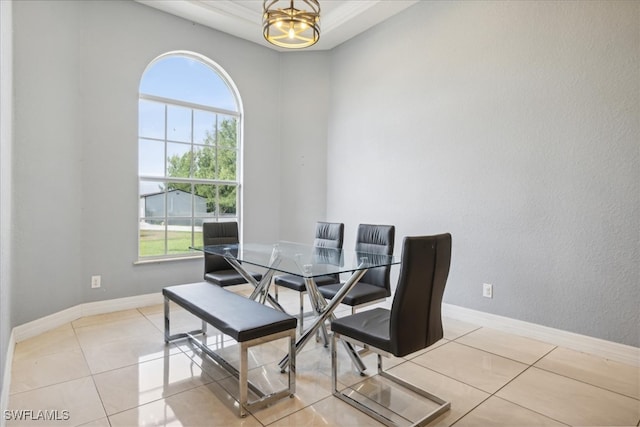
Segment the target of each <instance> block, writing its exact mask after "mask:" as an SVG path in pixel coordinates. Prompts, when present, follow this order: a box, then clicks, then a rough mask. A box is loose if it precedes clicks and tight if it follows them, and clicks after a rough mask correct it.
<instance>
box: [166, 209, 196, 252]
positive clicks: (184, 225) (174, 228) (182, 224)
mask: <svg viewBox="0 0 640 427" xmlns="http://www.w3.org/2000/svg"><path fill="white" fill-rule="evenodd" d="M167 229H168V230H167V254H169V255H175V254H182V253H187V252H189V246H191V218H169V226H168V227H167Z"/></svg>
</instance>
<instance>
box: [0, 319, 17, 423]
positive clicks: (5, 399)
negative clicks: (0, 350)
mask: <svg viewBox="0 0 640 427" xmlns="http://www.w3.org/2000/svg"><path fill="white" fill-rule="evenodd" d="M15 348H16V340H15V336H14V335H13V331H11V335H9V345H8V346H7V354H6V356H7V357H6V359H5V361H4V377H3V378H2V392H0V412H1V413H2V414H4V411H5V410H6V409H7V408H8V407H9V387H10V386H11V366H12V365H13V351H14V350H15ZM6 425H7V422H6V420H5V419H4V416H3V417H0V427H5V426H6Z"/></svg>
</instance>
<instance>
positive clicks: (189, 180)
mask: <svg viewBox="0 0 640 427" xmlns="http://www.w3.org/2000/svg"><path fill="white" fill-rule="evenodd" d="M176 56H177V57H184V58H185V59H188V60H195V61H198V62H200V63H201V64H202V65H204V66H206V67H208V68H210V69H211V71H213V72H214V73H216V74H217V75H218V77H219V78H220V79H221V80H222V81H223V82H224V83H225V84H226V86H227V88H228V89H229V92H230V94H231V95H232V96H233V98H234V100H235V103H236V105H237V107H238V108H237V110H238V111H233V110H228V109H225V108H219V107H214V106H209V105H203V104H198V103H192V102H188V101H183V100H179V99H173V98H165V97H162V96H158V95H152V94H148V93H143V92H142V91H141V90H140V89H139V90H138V138H137V140H138V143H137V149H138V165H137V168H138V191H137V197H138V209H137V210H138V214H137V218H138V221H137V222H138V227H137V229H138V230H137V238H136V241H137V260H138V261H137V263H141V264H142V263H148V262H156V261H157V262H160V261H168V260H172V259H185V258H193V257H201V256H202V254H200V253H197V254H194V253H193V252H188V251H185V252H180V253H171V252H170V239H169V237H168V231H169V219H170V218H182V219H185V220H186V219H187V218H188V219H189V220H190V224H191V225H190V228H191V232H190V234H191V246H193V245H194V244H195V235H196V233H197V232H198V230H197V228H198V226H197V225H196V222H195V221H196V220H203V221H216V222H225V221H237V222H238V227H239V229H242V228H241V219H242V193H243V192H242V146H243V144H242V141H243V128H244V126H243V125H244V121H243V108H242V102H241V99H240V95H239V93H238V90H237V88H236V86H235V84H234V83H233V81H232V80H231V79H230V77H229V76H228V74H227V73H226V72H225V71H224V70H223V69H222V68H221V67H220V66H218V65H217V64H216V63H215V62H213V61H211V60H210V59H208V58H206V57H204V56H202V55H199V54H194V53H192V52H169V53H167V54H164V55H161V56H159V57H158V58H156V59H154V60H153V61H151V62H150V63H149V65H148V66H147V67H146V68H145V71H144V72H143V73H142V76H141V82H142V79H143V78H144V75H145V74H146V73H147V71H148V70H150V69H151V68H152V67H153V66H154V65H155V64H156V63H158V62H159V61H161V60H163V59H166V58H168V57H176ZM141 102H153V103H158V104H159V105H162V106H163V108H164V119H163V120H164V123H163V126H164V129H163V132H164V135H163V138H157V137H149V136H143V135H141V132H140V123H141V122H140V120H141V117H140V113H139V111H140V105H141ZM171 106H175V107H180V108H187V109H189V110H190V115H191V117H190V120H191V123H190V133H191V136H190V141H189V142H185V141H174V140H172V139H170V136H169V132H168V126H169V124H168V110H169V108H170V107H171ZM196 111H200V112H205V113H213V114H215V117H216V120H215V130H216V132H219V124H220V123H222V121H219V117H220V116H224V117H230V118H233V119H235V121H236V141H235V172H236V173H235V180H223V179H219V176H218V172H219V170H218V168H217V166H216V176H215V179H206V178H196V177H192V176H189V177H171V176H169V175H168V145H169V144H171V143H182V144H185V145H188V146H189V152H191V153H193V152H194V148H195V147H198V146H204V144H202V143H200V142H197V141H195V135H194V115H195V112H196ZM143 140H144V141H155V142H159V143H162V144H163V153H164V156H163V157H164V158H163V165H162V167H163V175H162V176H158V175H144V174H142V173H141V167H140V159H139V156H140V146H141V141H143ZM214 149H215V150H216V153H217V151H218V149H219V145H218V138H217V135H216V141H215V145H214ZM192 174H193V165H192V170H191V172H190V175H192ZM143 182H157V183H158V184H162V185H163V186H164V191H163V193H164V194H165V197H164V216H163V219H164V224H165V226H164V253H163V254H161V255H146V256H143V255H142V254H141V246H142V245H141V231H142V227H141V226H142V222H143V220H145V219H148V218H149V217H147V216H146V215H145V213H144V212H142V203H143V202H142V200H141V199H142V196H143V195H142V191H141V187H142V183H143ZM170 183H176V184H190V185H191V194H192V197H191V208H190V210H191V215H190V216H189V217H186V216H177V217H172V216H170V215H169V209H168V203H169V197H167V196H166V195H167V194H168V193H169V191H173V190H168V189H167V187H168V184H170ZM196 185H211V186H214V187H215V190H216V196H215V209H214V212H213V215H211V216H209V215H207V216H206V217H202V216H200V215H196V214H197V212H196V201H195V197H194V195H195V193H194V191H193V189H194V186H196ZM219 186H232V187H235V189H236V190H235V191H236V205H235V214H232V215H222V214H221V212H220V193H219ZM200 228H201V226H200Z"/></svg>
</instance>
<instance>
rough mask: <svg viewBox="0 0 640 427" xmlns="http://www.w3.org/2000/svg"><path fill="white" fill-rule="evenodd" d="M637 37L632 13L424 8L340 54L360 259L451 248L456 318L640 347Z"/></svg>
mask: <svg viewBox="0 0 640 427" xmlns="http://www.w3.org/2000/svg"><path fill="white" fill-rule="evenodd" d="M638 28H640V3H639V2H631V1H627V2H614V1H606V2H597V1H589V2H587V1H584V2H526V1H519V2H419V3H418V4H416V5H415V6H412V7H411V8H409V9H407V10H406V11H404V12H403V13H401V14H399V15H397V16H395V17H394V18H392V19H391V20H389V21H387V22H385V23H383V24H381V25H379V26H377V27H375V28H373V29H371V30H370V31H368V32H366V33H365V34H362V35H360V36H358V37H356V38H355V39H352V40H351V41H349V42H347V43H345V44H343V45H342V46H341V47H339V48H337V49H336V50H335V51H334V52H333V57H332V81H331V88H332V94H331V104H330V108H329V111H330V113H329V114H330V116H329V134H328V138H329V140H328V154H327V159H328V160H327V163H328V165H329V166H328V173H327V175H328V202H327V205H328V216H329V217H332V218H341V219H343V220H344V221H345V223H346V226H347V228H346V233H347V234H346V236H345V244H346V245H349V244H352V243H350V242H352V241H353V237H354V233H355V228H356V226H357V224H358V223H359V222H377V223H391V224H396V225H397V227H398V228H397V233H398V236H399V238H398V242H401V237H402V236H404V235H416V234H430V233H439V232H445V231H448V232H451V233H452V234H453V248H454V249H453V261H452V270H451V275H450V280H449V282H448V288H447V290H446V294H445V301H446V302H448V303H452V304H456V305H460V306H464V307H468V308H472V309H476V310H480V311H485V312H489V313H494V314H498V315H503V316H507V317H511V318H515V319H520V320H525V321H530V322H534V323H537V324H541V325H546V326H550V327H554V328H559V329H563V330H568V331H573V332H576V333H580V334H586V335H589V336H593V337H598V338H603V339H607V340H611V341H615V342H619V343H624V344H629V345H634V346H638V345H640V337H639V328H638V325H639V324H640V310H638V307H640V286H639V284H640V254H639V230H640V145H639V140H640V138H639V137H640V123H639V122H640V99H639V94H640V78H639V67H640V31H638ZM347 239H350V240H347ZM398 247H399V245H398ZM396 253H398V250H396ZM483 282H485V283H492V284H493V285H494V298H493V299H486V298H482V297H481V286H482V283H483Z"/></svg>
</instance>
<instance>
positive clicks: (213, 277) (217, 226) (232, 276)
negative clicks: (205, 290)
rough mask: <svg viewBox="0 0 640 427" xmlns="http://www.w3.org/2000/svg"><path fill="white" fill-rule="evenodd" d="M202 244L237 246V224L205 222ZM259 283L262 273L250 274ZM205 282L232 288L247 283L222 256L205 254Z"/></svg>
mask: <svg viewBox="0 0 640 427" xmlns="http://www.w3.org/2000/svg"><path fill="white" fill-rule="evenodd" d="M202 243H203V245H204V246H209V245H226V244H237V243H239V240H238V223H237V222H235V221H234V222H205V223H203V224H202ZM250 274H251V276H253V277H254V278H255V279H256V280H257V281H260V279H262V274H260V273H253V272H251V273H250ZM204 280H206V281H207V282H210V283H213V284H216V285H218V286H223V287H224V286H232V285H240V284H243V283H247V281H246V279H245V278H244V277H242V275H241V274H240V273H238V272H237V271H236V270H235V269H234V268H233V267H232V266H231V264H229V263H228V262H227V260H226V259H224V257H222V256H220V255H214V254H208V253H206V252H205V254H204Z"/></svg>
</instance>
